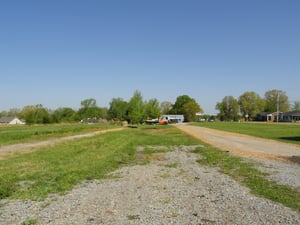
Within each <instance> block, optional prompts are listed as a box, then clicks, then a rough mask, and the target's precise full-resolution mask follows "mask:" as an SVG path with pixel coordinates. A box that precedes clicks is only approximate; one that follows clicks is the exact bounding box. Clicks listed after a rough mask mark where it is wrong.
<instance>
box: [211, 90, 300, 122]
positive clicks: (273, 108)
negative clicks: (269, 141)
mask: <svg viewBox="0 0 300 225" xmlns="http://www.w3.org/2000/svg"><path fill="white" fill-rule="evenodd" d="M216 109H217V110H219V114H218V115H217V117H218V118H219V119H220V120H222V121H237V120H239V119H240V118H245V119H246V120H255V119H256V117H257V115H258V114H259V113H261V112H271V113H273V112H288V111H300V102H299V101H296V102H295V103H294V105H293V106H291V105H290V102H289V99H288V96H287V95H286V93H285V92H284V91H282V90H277V89H273V90H269V91H266V92H265V96H264V98H262V97H260V96H259V95H258V94H257V93H256V92H253V91H247V92H244V93H243V94H242V95H241V96H239V98H238V99H236V98H234V97H233V96H225V97H224V98H223V99H222V101H221V102H217V104H216Z"/></svg>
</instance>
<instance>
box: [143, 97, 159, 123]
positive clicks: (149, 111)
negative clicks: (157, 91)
mask: <svg viewBox="0 0 300 225" xmlns="http://www.w3.org/2000/svg"><path fill="white" fill-rule="evenodd" d="M144 112H145V118H147V119H154V118H158V117H159V116H160V107H159V101H158V100H157V99H156V98H153V99H150V100H149V101H147V102H146V103H145V109H144Z"/></svg>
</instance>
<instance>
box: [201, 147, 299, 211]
mask: <svg viewBox="0 0 300 225" xmlns="http://www.w3.org/2000/svg"><path fill="white" fill-rule="evenodd" d="M197 152H198V153H200V154H201V155H202V156H203V157H202V158H201V159H199V160H198V162H199V163H201V164H205V165H211V166H215V167H219V168H220V170H221V171H222V172H223V173H225V174H227V175H229V176H231V177H232V178H234V179H235V180H238V181H239V182H241V183H242V184H244V185H245V186H247V187H249V188H250V189H251V191H252V192H253V193H254V194H255V195H257V196H260V197H264V198H268V199H270V200H273V201H275V202H279V203H281V204H283V205H285V206H288V207H290V208H292V209H294V210H297V211H299V210H300V190H299V189H293V188H291V187H288V186H286V185H280V184H277V183H276V182H274V181H270V180H268V179H267V175H268V174H267V173H263V172H261V171H259V170H258V169H256V168H255V165H254V164H253V163H249V162H246V161H244V160H243V159H241V158H239V157H236V156H232V155H230V154H228V153H226V152H223V151H220V150H218V149H215V148H213V147H210V146H208V145H207V146H206V147H205V148H198V149H197Z"/></svg>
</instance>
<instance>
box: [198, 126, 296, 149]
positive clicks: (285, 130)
mask: <svg viewBox="0 0 300 225" xmlns="http://www.w3.org/2000/svg"><path fill="white" fill-rule="evenodd" d="M193 125H196V126H201V127H207V128H213V129H218V130H223V131H229V132H235V133H241V134H247V135H252V136H255V137H261V138H267V139H273V140H276V141H282V142H287V143H292V144H298V145H300V125H299V124H295V123H278V124H277V123H250V122H249V123H237V122H209V123H207V122H203V123H202V122H201V123H193Z"/></svg>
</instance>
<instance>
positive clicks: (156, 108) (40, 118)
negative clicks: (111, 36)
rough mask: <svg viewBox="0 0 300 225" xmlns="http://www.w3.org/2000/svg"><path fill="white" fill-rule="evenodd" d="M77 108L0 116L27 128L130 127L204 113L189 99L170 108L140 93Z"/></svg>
mask: <svg viewBox="0 0 300 225" xmlns="http://www.w3.org/2000/svg"><path fill="white" fill-rule="evenodd" d="M80 106H81V107H80V108H79V109H78V110H74V109H72V108H69V107H61V108H58V109H56V110H51V109H48V108H45V107H43V105H42V104H37V105H28V106H25V107H24V108H23V109H10V111H8V112H6V111H2V112H1V113H0V117H1V116H17V117H19V118H20V119H23V120H25V121H26V124H49V123H62V122H79V121H81V122H95V121H98V120H99V119H102V120H107V121H114V122H119V121H128V123H131V124H138V123H143V122H144V121H145V120H146V119H154V118H158V117H160V116H161V115H165V114H182V115H184V117H185V119H186V121H195V119H196V113H197V112H203V110H202V108H201V107H200V105H199V104H198V103H197V102H196V101H195V99H193V98H191V97H190V96H188V95H181V96H178V97H177V99H176V102H175V103H174V104H173V103H171V102H168V101H164V102H161V103H160V102H159V101H158V100H157V99H156V98H153V99H150V100H144V99H143V96H142V94H141V92H140V91H135V92H134V94H133V96H132V97H131V98H130V100H129V101H125V100H124V99H123V98H120V97H119V98H113V99H112V100H111V102H110V103H109V107H108V108H106V107H99V106H98V105H97V102H96V100H95V99H94V98H90V99H85V100H83V101H81V103H80Z"/></svg>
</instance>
